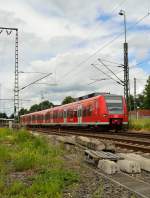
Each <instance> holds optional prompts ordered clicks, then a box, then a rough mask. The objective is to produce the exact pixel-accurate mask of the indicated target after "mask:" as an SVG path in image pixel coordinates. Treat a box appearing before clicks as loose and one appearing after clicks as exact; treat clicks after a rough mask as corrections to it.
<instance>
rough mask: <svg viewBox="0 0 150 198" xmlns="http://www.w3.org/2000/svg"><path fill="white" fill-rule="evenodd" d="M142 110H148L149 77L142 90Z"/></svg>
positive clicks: (149, 96)
mask: <svg viewBox="0 0 150 198" xmlns="http://www.w3.org/2000/svg"><path fill="white" fill-rule="evenodd" d="M144 108H145V109H150V76H149V78H148V80H147V83H146V85H145V89H144Z"/></svg>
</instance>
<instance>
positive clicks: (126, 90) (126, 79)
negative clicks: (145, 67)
mask: <svg viewBox="0 0 150 198" xmlns="http://www.w3.org/2000/svg"><path fill="white" fill-rule="evenodd" d="M119 15H121V16H124V36H125V41H124V44H123V48H124V96H125V98H126V103H127V107H128V108H129V66H128V43H127V41H126V40H127V39H126V37H127V36H126V35H127V30H126V13H125V11H124V10H120V12H119Z"/></svg>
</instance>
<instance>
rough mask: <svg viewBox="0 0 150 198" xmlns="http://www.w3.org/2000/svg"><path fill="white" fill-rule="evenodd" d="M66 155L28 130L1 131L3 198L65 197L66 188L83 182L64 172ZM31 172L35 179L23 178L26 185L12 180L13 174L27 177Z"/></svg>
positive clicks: (0, 182) (0, 177)
mask: <svg viewBox="0 0 150 198" xmlns="http://www.w3.org/2000/svg"><path fill="white" fill-rule="evenodd" d="M10 143H11V144H10ZM62 154H63V150H62V148H60V147H56V146H53V145H50V144H49V143H48V141H47V140H46V139H45V138H41V137H35V136H33V135H32V134H30V133H28V132H27V131H25V130H21V131H12V130H8V129H0V197H5V198H9V197H11V198H25V197H26V198H30V197H33V198H54V197H55V198H60V197H62V194H63V190H64V188H65V187H66V186H69V185H72V184H73V183H75V182H77V181H78V179H79V177H78V175H77V174H76V173H74V172H72V171H71V170H70V171H69V170H65V169H64V166H63V158H62ZM28 169H30V170H31V172H32V173H33V175H32V176H28V174H27V175H26V174H25V176H23V177H26V179H25V181H26V183H25V184H24V183H23V182H21V181H14V182H12V181H11V180H10V174H11V172H12V171H13V172H14V171H15V172H16V171H19V172H20V171H24V172H25V173H26V170H28ZM22 181H24V180H22ZM29 184H30V185H29Z"/></svg>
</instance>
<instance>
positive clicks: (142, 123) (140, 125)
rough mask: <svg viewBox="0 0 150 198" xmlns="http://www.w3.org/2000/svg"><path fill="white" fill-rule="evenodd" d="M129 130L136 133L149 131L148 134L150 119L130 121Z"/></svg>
mask: <svg viewBox="0 0 150 198" xmlns="http://www.w3.org/2000/svg"><path fill="white" fill-rule="evenodd" d="M129 127H130V129H133V130H138V131H140V130H141V131H149V132H150V118H145V119H138V120H136V119H131V121H130V122H129Z"/></svg>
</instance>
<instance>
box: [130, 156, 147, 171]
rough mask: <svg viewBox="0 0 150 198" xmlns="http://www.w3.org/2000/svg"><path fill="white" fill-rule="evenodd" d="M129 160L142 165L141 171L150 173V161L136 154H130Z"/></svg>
mask: <svg viewBox="0 0 150 198" xmlns="http://www.w3.org/2000/svg"><path fill="white" fill-rule="evenodd" d="M129 158H130V159H131V158H132V159H133V160H136V161H138V162H139V163H140V166H141V169H143V170H145V171H149V172H150V159H148V158H145V157H143V156H141V155H138V154H134V153H130V154H129Z"/></svg>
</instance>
